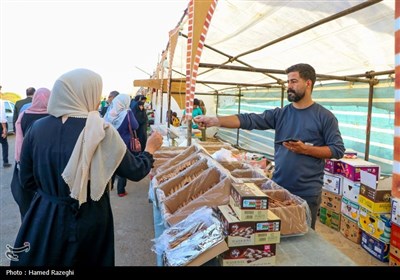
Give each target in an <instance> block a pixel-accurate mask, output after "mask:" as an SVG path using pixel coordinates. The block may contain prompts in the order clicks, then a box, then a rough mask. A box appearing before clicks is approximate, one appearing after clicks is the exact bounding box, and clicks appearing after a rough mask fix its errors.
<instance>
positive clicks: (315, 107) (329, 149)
mask: <svg viewBox="0 0 400 280" xmlns="http://www.w3.org/2000/svg"><path fill="white" fill-rule="evenodd" d="M286 74H287V75H288V81H287V83H288V90H287V94H288V96H287V98H288V100H289V101H290V102H291V103H290V104H288V105H286V106H285V107H283V108H275V109H271V110H265V111H264V112H263V113H261V114H256V113H244V114H237V115H231V116H223V117H209V116H207V117H206V116H197V117H195V118H194V121H195V122H196V123H198V125H199V127H200V128H204V127H210V126H219V127H226V128H242V129H247V130H252V129H259V130H266V129H275V141H276V142H275V155H274V160H275V171H274V174H273V177H272V180H273V181H274V182H276V183H277V184H278V185H280V186H282V187H284V188H286V189H287V190H288V191H290V192H291V193H293V194H295V195H298V196H300V197H301V198H303V199H304V200H305V201H307V203H308V206H309V207H310V211H311V228H312V229H315V222H316V219H317V213H318V209H319V206H320V203H321V193H322V185H323V175H324V165H325V159H328V158H337V159H339V158H342V157H343V155H344V151H345V147H344V144H343V139H342V136H341V133H340V131H339V126H338V121H337V119H336V117H335V116H334V115H333V114H332V113H331V112H330V111H329V110H327V109H326V108H324V107H323V106H321V105H320V104H317V103H316V102H314V101H313V99H312V96H311V95H312V90H313V87H314V83H315V80H316V74H315V70H314V68H313V67H312V66H310V65H308V64H303V63H300V64H296V65H293V66H291V67H289V68H288V69H286Z"/></svg>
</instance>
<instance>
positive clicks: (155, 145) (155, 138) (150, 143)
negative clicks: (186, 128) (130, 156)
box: [145, 131, 163, 154]
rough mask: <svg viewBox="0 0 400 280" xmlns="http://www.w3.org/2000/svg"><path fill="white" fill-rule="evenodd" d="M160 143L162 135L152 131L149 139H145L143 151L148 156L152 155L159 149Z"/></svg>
mask: <svg viewBox="0 0 400 280" xmlns="http://www.w3.org/2000/svg"><path fill="white" fill-rule="evenodd" d="M162 143H163V138H162V135H161V134H160V133H159V132H157V131H153V132H152V133H151V135H150V136H149V138H147V142H146V148H145V151H146V152H148V153H150V154H154V152H156V151H157V150H158V149H160V147H161V145H162Z"/></svg>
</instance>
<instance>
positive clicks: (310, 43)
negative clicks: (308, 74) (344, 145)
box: [171, 0, 395, 92]
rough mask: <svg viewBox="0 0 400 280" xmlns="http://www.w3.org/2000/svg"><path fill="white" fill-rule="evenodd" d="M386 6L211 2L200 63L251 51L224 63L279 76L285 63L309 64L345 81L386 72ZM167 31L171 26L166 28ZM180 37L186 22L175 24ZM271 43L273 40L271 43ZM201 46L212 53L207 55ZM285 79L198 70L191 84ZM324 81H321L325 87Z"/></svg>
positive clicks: (390, 50)
mask: <svg viewBox="0 0 400 280" xmlns="http://www.w3.org/2000/svg"><path fill="white" fill-rule="evenodd" d="M363 3H364V4H365V3H373V4H372V5H370V6H368V7H364V8H363V9H361V10H359V11H355V12H353V13H349V14H346V15H344V16H341V17H339V18H337V19H333V20H331V21H329V22H326V23H323V24H321V25H318V26H315V27H313V28H311V29H309V30H307V31H304V32H301V33H299V34H297V35H293V36H290V37H289V36H288V37H289V38H286V39H284V40H279V39H280V38H282V37H283V36H286V35H288V34H291V33H293V32H296V31H298V30H300V29H302V28H305V27H307V26H309V25H311V24H314V23H316V22H318V21H320V20H323V19H326V18H327V17H330V16H333V15H335V14H337V13H340V12H343V11H345V10H347V9H350V8H352V7H356V6H357V5H360V4H363ZM394 3H395V1H393V0H385V1H357V0H356V1H354V0H351V1H345V0H341V1H328V0H322V1H319V0H311V1H310V0H309V1H298V0H292V1H268V0H267V1H254V0H247V1H243V0H241V1H236V0H219V1H218V4H217V7H216V10H215V13H214V16H213V18H212V20H211V25H210V28H209V30H208V34H207V37H206V40H205V45H206V47H205V48H204V50H203V53H202V56H201V60H200V62H201V63H212V64H222V63H226V62H227V61H228V60H229V58H230V57H235V56H238V55H240V54H242V53H244V52H247V51H249V50H252V49H254V48H258V47H260V46H262V45H265V44H267V43H271V44H270V45H269V46H267V47H265V48H263V49H261V50H259V51H256V52H252V53H249V54H247V55H244V56H240V57H239V58H238V60H239V61H241V62H243V63H240V62H238V61H236V60H234V61H232V62H228V63H226V64H227V65H235V66H245V65H244V63H245V64H247V66H251V67H255V68H265V69H277V70H284V69H286V68H287V67H289V66H290V65H292V64H296V63H308V64H311V65H312V66H313V67H314V68H315V69H316V72H317V73H318V74H326V75H335V76H348V75H358V74H364V73H365V72H367V71H371V70H373V71H376V72H380V71H390V70H392V71H393V70H394V64H395V62H394ZM171 29H172V28H171ZM181 33H183V34H187V21H186V20H185V18H184V19H183V21H182V23H181ZM275 40H278V42H276V43H273V42H274V41H275ZM186 41H187V39H186V37H184V36H180V37H179V39H178V44H177V47H176V51H175V58H174V61H173V64H172V65H173V71H174V72H173V78H184V74H185V70H186V69H185V67H186ZM209 47H212V48H213V49H215V50H217V51H215V50H212V49H210V48H209ZM277 79H281V80H283V81H286V75H284V74H270V75H266V74H264V73H255V72H243V71H232V70H223V69H213V70H211V71H210V69H208V68H201V67H200V69H199V74H198V78H197V80H198V81H218V82H220V81H223V82H233V83H252V84H254V83H255V84H264V83H275V82H276V80H277ZM325 82H329V81H325ZM227 87H229V86H227V85H216V84H208V85H204V84H201V83H198V84H197V85H196V92H211V91H214V90H221V89H224V88H227Z"/></svg>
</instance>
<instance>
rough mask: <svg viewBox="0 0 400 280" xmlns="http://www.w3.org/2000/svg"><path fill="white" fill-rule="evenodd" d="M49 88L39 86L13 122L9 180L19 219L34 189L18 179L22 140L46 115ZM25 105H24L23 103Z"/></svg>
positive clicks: (22, 216)
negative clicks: (12, 152)
mask: <svg viewBox="0 0 400 280" xmlns="http://www.w3.org/2000/svg"><path fill="white" fill-rule="evenodd" d="M50 93H51V92H50V90H49V89H47V88H39V89H38V90H37V91H36V93H35V95H34V96H33V99H32V105H31V106H30V107H29V108H28V109H26V110H24V111H23V112H21V113H20V114H19V116H18V119H17V122H16V123H15V126H16V132H15V149H14V150H15V167H14V174H13V177H12V180H11V193H12V195H13V197H14V199H15V202H16V203H17V204H18V207H19V211H20V214H21V220H22V219H23V218H24V216H25V214H26V212H27V211H28V209H29V206H30V204H31V202H32V199H33V196H34V195H35V192H34V191H31V190H28V189H23V188H22V186H21V183H20V180H19V176H20V174H19V164H20V155H21V148H22V142H23V140H24V136H25V134H26V132H27V131H28V129H29V128H30V127H31V126H32V124H33V123H34V122H35V121H36V120H39V119H41V118H44V117H46V116H48V113H47V104H48V103H49V98H50ZM24 106H25V105H24Z"/></svg>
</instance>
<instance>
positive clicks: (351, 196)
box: [320, 150, 361, 243]
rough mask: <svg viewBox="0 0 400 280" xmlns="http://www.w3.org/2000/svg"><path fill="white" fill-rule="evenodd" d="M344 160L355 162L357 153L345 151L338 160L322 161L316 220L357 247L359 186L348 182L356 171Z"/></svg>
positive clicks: (358, 237)
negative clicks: (317, 218) (320, 194)
mask: <svg viewBox="0 0 400 280" xmlns="http://www.w3.org/2000/svg"><path fill="white" fill-rule="evenodd" d="M348 160H350V162H353V163H354V162H357V161H358V159H357V153H356V152H355V151H352V150H346V152H345V155H344V157H343V158H342V159H339V160H337V159H328V160H326V161H325V168H324V170H325V174H324V184H323V192H322V202H321V208H320V220H321V222H322V223H324V224H326V225H328V226H329V227H331V228H333V229H335V230H340V232H341V233H342V234H343V235H344V236H345V237H346V238H347V239H349V240H351V241H353V242H355V243H360V239H361V232H360V230H359V228H358V225H357V222H358V209H359V206H358V193H359V183H357V182H356V181H355V182H354V181H351V180H350V179H349V177H350V178H352V179H354V178H355V175H354V173H357V171H356V170H354V169H352V168H351V167H350V166H349V165H348V164H347V163H346V161H348ZM350 175H351V176H350Z"/></svg>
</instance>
